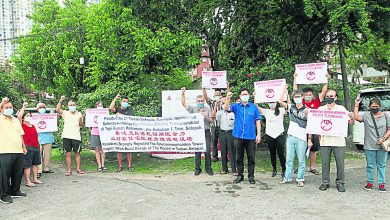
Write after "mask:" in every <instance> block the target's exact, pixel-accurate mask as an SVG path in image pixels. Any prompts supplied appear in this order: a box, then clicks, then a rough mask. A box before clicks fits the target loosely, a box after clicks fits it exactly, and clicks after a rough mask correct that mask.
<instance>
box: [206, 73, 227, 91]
mask: <svg viewBox="0 0 390 220" xmlns="http://www.w3.org/2000/svg"><path fill="white" fill-rule="evenodd" d="M226 77H227V73H226V71H202V87H203V88H205V89H213V88H227V80H226Z"/></svg>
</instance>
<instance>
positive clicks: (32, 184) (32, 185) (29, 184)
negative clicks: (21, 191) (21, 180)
mask: <svg viewBox="0 0 390 220" xmlns="http://www.w3.org/2000/svg"><path fill="white" fill-rule="evenodd" d="M26 186H27V187H35V184H34V183H26Z"/></svg>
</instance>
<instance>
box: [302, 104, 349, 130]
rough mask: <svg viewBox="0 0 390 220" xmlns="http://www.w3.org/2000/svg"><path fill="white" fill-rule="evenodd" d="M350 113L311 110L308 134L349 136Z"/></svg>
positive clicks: (308, 117)
mask: <svg viewBox="0 0 390 220" xmlns="http://www.w3.org/2000/svg"><path fill="white" fill-rule="evenodd" d="M348 120H349V116H348V112H346V111H332V110H318V109H309V112H308V115H307V127H306V131H307V133H308V134H318V135H327V136H339V137H347V136H348Z"/></svg>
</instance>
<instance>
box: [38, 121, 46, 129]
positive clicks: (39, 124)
mask: <svg viewBox="0 0 390 220" xmlns="http://www.w3.org/2000/svg"><path fill="white" fill-rule="evenodd" d="M37 126H38V128H39V129H45V128H46V127H47V124H46V122H44V121H40V122H38V124H37Z"/></svg>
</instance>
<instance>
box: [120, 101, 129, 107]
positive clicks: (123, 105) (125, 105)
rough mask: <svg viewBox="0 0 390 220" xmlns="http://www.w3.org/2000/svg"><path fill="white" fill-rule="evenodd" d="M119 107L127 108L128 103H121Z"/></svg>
mask: <svg viewBox="0 0 390 220" xmlns="http://www.w3.org/2000/svg"><path fill="white" fill-rule="evenodd" d="M121 106H122V107H123V108H127V107H129V103H128V102H122V103H121Z"/></svg>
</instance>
